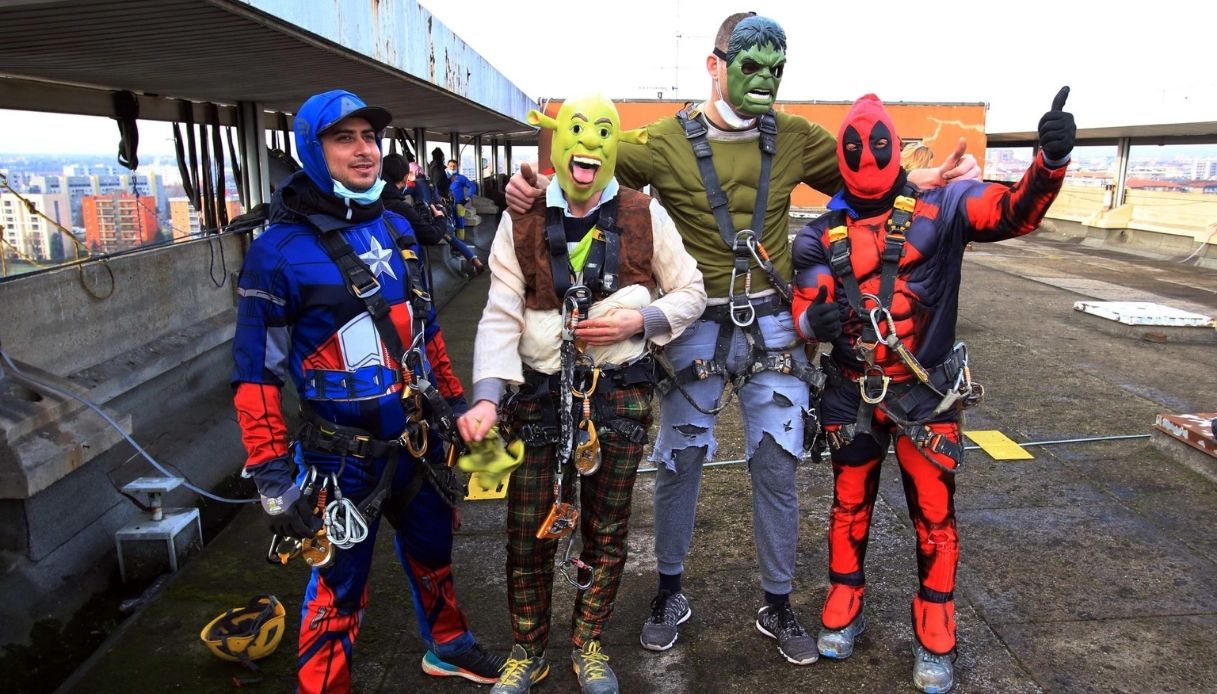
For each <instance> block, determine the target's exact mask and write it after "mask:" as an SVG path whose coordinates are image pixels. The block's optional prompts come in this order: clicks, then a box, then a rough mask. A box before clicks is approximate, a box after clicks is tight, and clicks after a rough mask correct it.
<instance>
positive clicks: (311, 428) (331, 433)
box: [297, 407, 405, 458]
mask: <svg viewBox="0 0 1217 694" xmlns="http://www.w3.org/2000/svg"><path fill="white" fill-rule="evenodd" d="M300 416H301V418H302V419H303V420H304V423H303V424H302V425H301V427H300V433H299V434H297V438H298V439H299V440H300V443H301V445H303V446H304V447H305V448H306V449H308V450H310V451H317V452H319V453H330V454H333V455H349V456H353V457H356V458H386V457H388V456H390V455H393V454H395V453H397V452H398V451H399V450H401V449H403V448H404V447H405V445H404V444H403V443H402V442H401V441H400V440H398V439H392V440H384V439H378V438H375V437H374V436H372V434H371V432H369V431H366V430H364V429H360V428H358V427H348V426H343V425H341V424H335V423H333V422H330V421H327V420H325V419H323V418H321V417H320V416H318V415H317V413H315V412H313V410H312V408H311V407H301V408H300Z"/></svg>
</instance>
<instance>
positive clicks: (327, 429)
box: [301, 218, 459, 515]
mask: <svg viewBox="0 0 1217 694" xmlns="http://www.w3.org/2000/svg"><path fill="white" fill-rule="evenodd" d="M382 221H383V223H384V225H385V229H386V231H388V233H389V236H390V238H392V239H393V245H394V246H396V247H397V248H398V250H399V251H401V252H402V259H403V262H404V264H405V266H406V272H405V273H404V274H405V276H404V277H403V278H402V283H403V285H404V291H405V296H406V297H407V300H408V301H410V307H411V312H412V313H413V314H414V324H413V326H412V327H413V335H414V336H415V337H418V336H420V335H423V334H424V330H425V323H424V321H425V319H426V316H427V315H428V313H430V310H431V295H430V294H429V293H428V292H427V291H425V290H424V289H423V288H422V287H420V286H419V285H418V284H416V283H415V282H414V281H413V278H414V277H416V276H418V275H417V274H416V273H419V272H421V267H420V265H419V262H418V257H417V256H415V255H414V254H413V252H412V251H411V250H410V241H409V239H406V238H404V237H402V236H401V235H400V234H398V233H397V231H396V230H395V229H394V228H393V225H392V224H390V223H389V222H388V220H384V219H383V218H382ZM319 236H320V238H321V242H322V245H323V246H324V247H325V249H326V253H327V254H328V255H329V256H330V258H331V259H332V260H333V261H334V262H335V263H336V264H337V265H338V267H339V269H341V270H342V272H343V274H344V275H346V277H347V280H348V287H347V288H348V290H349V291H350V292H351V293H352V294H354V295H355V296H356V297H357V298H359V299H360V300H361V301H363V303H364V306H365V307H366V309H367V311H368V314H369V315H370V316H371V317H372V322H373V324H374V325H375V326H376V332H377V334H378V335H379V336H380V339H381V341H382V342H384V344H385V347H386V348H387V349H388V350H389V351H390V353H392V354H393V355H394V357H395V358H396V359H397V360H398V362H399V363H400V364H401V365H402V368H403V369H410V370H413V368H414V367H416V366H417V363H416V360H414V359H412V358H411V356H410V352H409V350H407V349H406V347H405V345H404V344H403V343H402V341H401V335H400V334H399V333H398V332H397V327H396V326H395V325H394V324H393V321H392V319H391V318H390V317H389V312H390V307H389V302H387V301H385V298H384V295H383V294H382V293H381V291H380V282H379V281H378V280H377V279H376V277H375V276H373V275H372V271H371V269H369V268H368V266H367V264H365V263H364V262H363V260H362V259H360V257H359V256H358V255H356V254H355V250H354V249H353V248H351V244H349V243H347V241H346V239H345V238H344V237H343V236H342V232H341V230H333V231H328V232H319ZM411 387H413V388H417V389H418V390H419V391H420V392H421V393H422V395H423V397H424V398H425V400H426V402H427V408H428V410H429V414H430V417H429V419H430V420H431V421H432V423H433V424H435V425H436V427H437V428H438V430H439V432H440V435H441V436H443V437H444V438H446V439H448V441H449V442H451V443H453V444H454V445H457V443H458V440H459V435H458V434H457V433H456V426H455V424H456V422H455V418H454V417H453V414H452V407H451V406H450V405H449V404H448V402H447V401H446V400H444V398H443V396H442V395H440V393H439V391H438V390H436V388H435V387H434V386H433V385H431V383H430V382H429V381H427V380H425V379H421V378H419V379H415V382H414V383H413V385H412V386H411ZM399 402H401V403H402V407H403V408H404V409H406V410H407V411H406V415H407V416H406V419H407V420H409V421H414V418H413V417H412V415H414V414H415V412H414V411H413V410H412V409H411V408H412V405H411V404H410V403H412V402H413V399H412V398H402V399H399ZM301 409H302V412H304V411H305V409H304V405H303V403H302V407H301ZM306 419H307V418H306ZM313 425H314V426H313V428H312V430H309V429H308V428H307V427H306V428H305V430H304V434H307V435H310V436H311V443H312V447H313V448H315V449H317V450H322V451H325V450H326V447H327V446H328V447H329V448H330V449H332V450H329V451H328V452H332V453H338V454H349V455H355V456H359V457H369V456H371V457H380V456H382V455H389V456H390V461H391V464H392V465H393V466H394V469H395V466H396V463H395V462H394V461H396V456H395V455H390V454H392V453H394V452H396V451H397V450H398V449H399V448H401V447H403V446H404V444H403V443H402V440H401V439H400V438H399V439H397V440H394V441H378V440H375V439H373V438H371V437H370V436H368V435H366V432H363V433H359V430H356V429H353V428H351V427H342V426H339V425H337V424H334V423H332V422H326V421H325V420H323V419H321V418H320V417H317V416H316V415H315V414H314V415H313ZM317 430H321V431H323V432H324V433H326V435H327V437H328V439H329V440H328V441H326V440H324V439H319V437H318V436H316V435H315V432H316V431H317ZM413 433H415V432H412V431H410V429H409V425H407V430H406V432H404V433H403V435H411V434H413ZM308 445H309V443H308V442H306V447H307V446H308ZM361 453H362V455H361ZM418 463H419V464H422V465H428V464H429V463H427V461H426V460H419V461H418ZM388 470H390V468H389V467H386V471H388ZM430 477H431V479H433V480H434V479H436V476H435V475H434V474H430ZM382 487H383V489H382ZM377 489H378V490H379V491H380V492H381V493H380V494H379V497H380V499H379V501H377V502H376V503H375V508H370V509H369V510H373V511H374V510H377V509H378V507H379V504H380V503H381V502H383V501H384V497H385V495H386V494H387V489H388V487H387V486H385V479H384V477H382V479H381V484H378V485H377ZM437 489H438V485H437ZM439 491H440V493H441V495H444V496H445V498H451V494H450V493H449V491H450V490H444V489H439ZM374 496H376V495H374ZM372 498H373V497H369V499H372ZM365 515H366V514H365Z"/></svg>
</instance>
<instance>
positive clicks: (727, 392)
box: [654, 295, 824, 416]
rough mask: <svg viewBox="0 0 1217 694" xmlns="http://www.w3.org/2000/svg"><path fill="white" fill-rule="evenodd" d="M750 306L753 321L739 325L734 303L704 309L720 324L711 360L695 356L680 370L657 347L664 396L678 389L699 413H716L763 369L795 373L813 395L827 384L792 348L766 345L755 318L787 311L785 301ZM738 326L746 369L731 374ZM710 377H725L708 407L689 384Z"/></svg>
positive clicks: (659, 387)
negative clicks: (729, 366)
mask: <svg viewBox="0 0 1217 694" xmlns="http://www.w3.org/2000/svg"><path fill="white" fill-rule="evenodd" d="M748 307H749V309H750V311H751V312H752V313H753V320H752V321H750V322H749V323H748V324H747V325H745V326H740V325H739V323H737V322H736V311H735V307H733V306H732V305H731V304H718V305H714V306H707V307H706V310H705V312H704V313H702V315H701V320H703V321H711V322H714V323H717V324H718V338H717V340H716V341H715V343H714V355H713V356H712V357H711V358H710V359H694V360H693V362H692V363H691V364H689V366H687V367H685V368H683V369H679V370H678V369H676V368H675V366H674V365H673V364H672V362H671V360H670V359H668V358H667V355H665V354H664V353H663V350H655V353H654V358H655V363H656V364H658V365H659V366H660V368H661V369H662V370H663V372H664V374H665V377H664V378H663V379H662V380H660V382H659V383H658V384H657V385H656V387H655V390H656V391H657V392H658V393H659V395H660V396H661V397H663V396H667V394H668V393H670V392H672V391H673V390H676V391H678V392H679V393H680V394H681V395H682V396H684V398H685V400H687V401H688V402H689V404H690V405H691V406H693V408H694V409H696V410H697V411H698V412H701V413H702V414H705V415H710V416H714V415H717V414H718V413H719V412H721V411H722V410H723V409H724V408H725V407H727V405H728V404H729V403H730V402H731V399H732V397H733V396H735V395H736V394H737V393H739V392H740V391H741V390H742V389H743V388H744V386H745V385H746V384H747V383H748V381H749V380H750V379H751V378H752V377H753V376H755V375H756V374H758V373H761V372H762V371H776V372H778V373H782V374H787V375H791V376H794V377H795V378H797V379H799V380H800V381H803V382H804V383H806V384H807V386H808V387H809V388H810V389H811V391H812V393H813V394H814V393H818V392H819V391H820V389H821V388H823V387H824V374H823V373H822V372H820V370H818V369H816V368H815V367H814V366H812V365H810V364H808V363H804V362H802V361H797V360H795V358H794V356H793V355H792V354H791V353H790V352H789V351H783V352H775V351H773V350H770V349H769V348H768V347H767V346H766V345H765V338H764V335H763V334H762V333H761V327H760V323H759V322H758V321H757V320H756V319H757V318H762V317H765V316H772V315H775V314H778V313H781V312H782V311H785V310H786V304H785V303H784V302H783V300H782V299H781V297H780V296H778V295H770V296H768V297H765V298H764V299H761V300H759V301H756V302H754V303H751V304H749V305H748ZM737 327H738V328H739V329H740V330H741V331H742V333H743V335H744V340H745V343H746V344H747V347H748V352H747V354H746V356H745V367H744V369H743V370H742V371H741V372H740V373H738V374H736V375H734V376H732V375H731V374H730V373H729V372H728V370H727V356H728V354H729V353H730V351H731V340H732V338H733V337H734V334H735V328H737ZM711 376H720V377H722V379H723V388H722V391H720V393H719V395H718V398H716V400H715V404H714V405H713V406H711V407H710V408H705V407H702V406H701V405H700V404H699V403H698V402H697V400H696V399H695V398H694V397H693V396H692V395H691V394H690V393H689V391H688V390H687V388H686V385H687V384H689V383H692V382H694V381H704V380H706V379H707V378H710V377H711Z"/></svg>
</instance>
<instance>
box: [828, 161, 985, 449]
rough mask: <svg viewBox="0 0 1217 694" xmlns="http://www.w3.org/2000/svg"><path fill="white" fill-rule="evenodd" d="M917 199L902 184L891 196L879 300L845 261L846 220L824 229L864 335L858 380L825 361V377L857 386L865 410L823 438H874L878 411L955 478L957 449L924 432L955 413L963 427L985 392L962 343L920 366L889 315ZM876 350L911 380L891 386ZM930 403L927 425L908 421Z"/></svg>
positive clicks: (844, 441)
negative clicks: (942, 460)
mask: <svg viewBox="0 0 1217 694" xmlns="http://www.w3.org/2000/svg"><path fill="white" fill-rule="evenodd" d="M917 195H918V191H917V189H916V187H914V186H912V185H908V184H906V185H905V186H904V188H902V189H901V191H900V194H899V195H897V196H896V199H895V202H894V203H893V205H892V211H891V213H890V214H889V216H888V219H887V220H886V222H885V229H886V232H887V233H886V235H885V239H884V246H883V251H882V253H881V254H880V260H881V267H880V275H879V292H878V294H864V293H863V292H862V290H861V287H860V285H859V283H858V278H857V277H856V276H855V275H854V272H853V265H852V263H851V261H850V240H849V228H848V226H847V224H846V221H847V220H846V219H845V213H844V211H843V210H838V211H836V212H833V213H832V214H833V215H835V217H834V218H833V219H832V220H830V222H829V232H828V241H829V255H830V261H829V264H830V265H831V266H832V271H833V275H834V276H835V277H836V278H837V280H838V281H839V282H840V283H841V285H842V287H843V288H844V289H845V295H846V298H847V300H848V302H849V306H850V308H851V309H852V310H853V312H854V313H855V314H857V315H858V316H859V317H861V318H862V333H861V335H860V336H859V338H858V340H857V341H856V342H855V344H854V353H855V355H856V356H857V358H858V360H859V361H860V362H861V363H862V370H861V373H860V374H859V375H857V376H851V375H849V374H846V373H845V372H843V371H842V369H841V367H840V366H838V365H837V363H836V362H835V361H833V360H832V359H825V360H824V370H825V372H826V374H827V375H828V378H829V380H830V381H831V382H832V383H833V384H834V385H837V386H841V387H849V386H850V385H851V384H852V385H856V387H857V388H858V394H859V396H860V398H861V400H862V402H861V404H860V405H859V407H858V415H857V418H856V420H855V421H854V422H853V423H851V424H848V425H845V426H842V427H840V428H838V429H837V430H835V431H831V432H827V434H826V436H827V438H828V443H829V445H830V446H831V447H832V448H834V449H839V448H842V447H844V446H848V445H849V444H850V443H851V442H852V441H853V439H854V437H855V436H857V435H860V434H867V435H871V436H873V433H872V430H873V417H874V411H875V409H876V408H878V409H879V410H880V411H881V412H882V413H883V414H884V415H886V416H887V417H888V418H889V419H890V420H891V421H892V422H894V423H895V424H896V426H897V427H898V428H899V430H900V432H901V433H903V434H904V435H906V436H908V437H909V439H910V440H911V441H912V442H913V444H914V445H915V446H916V447H917V448H918V449H919V450H921V451H922V453H923V454H924V453H928V452H932V453H938V454H943V455H947V456H948V457H950V458H951V459H952V460H954V461H955V463H956V465H955V468H953V469H950V470H947V471H948V472H954V470H955V469H958V467H959V465H960V464H962V462H963V445H962V443H957V442H953V441H951V440H949V439H947V438H946V437H945V436H943V435H942V434H940V433H937V432H934V431H933V430H932V429H931V428H930V426H929V425H928V424H929V422H931V421H932V420H933V419H934V418H936V417H938V416H939V415H941V414H943V413H945V412H946V411H947V410H949V409H951V408H952V407H954V408H955V409H956V411H957V412H958V413H959V417H960V424H961V426H962V418H963V410H964V409H965V408H968V407H972V406H973V405H976V404H977V403H979V402H980V400H981V398H983V397H984V387H983V386H981V385H980V384H978V383H973V382H972V373H971V369H969V367H968V351H967V347H966V346H965V345H964V344H963V343H962V342H959V343H956V344H955V346H954V348H953V349H952V350H951V352H950V354H948V355H947V357H946V359H944V360H943V362H942V363H941V364H939V365H937V366H935V367H932V368H927V367H925V366H924V365H922V364H921V363H920V362H919V361H918V360H917V358H916V357H915V356H914V355H913V353H912V350H910V349H909V348H908V346H907V345H905V344H904V342H903V341H902V340H901V339H900V337H899V336H898V335H897V333H896V321H895V319H894V318H893V317H892V314H891V309H890V306H891V302H892V296H893V294H894V293H895V288H896V277H897V274H898V272H899V266H900V259H901V258H902V257H903V256H904V252H905V247H904V246H905V243H906V240H907V238H906V233H907V231H908V228H909V226H910V225H911V224H912V221H913V211H914V209H915V208H916V203H917ZM879 345H883V346H884V347H885V348H886V349H887V350H888V351H889V352H890V353H892V354H894V355H895V356H896V358H897V359H899V360H900V362H901V363H902V364H903V365H904V366H905V367H906V368H907V369H908V371H909V373H911V374H912V375H913V377H914V379H915V380H909V381H905V382H901V383H893V382H892V380H891V377H890V376H889V375H888V374H887V373H886V371H885V370H884V368H883V365H882V364H879V363H877V361H876V352H877V350H878V347H879ZM928 398H933V399H936V400H937V404H936V406H935V407H934V409H933V411H932V412H931V413H930V415H929V416H928V417H920V418H913V417H912V414H911V413H912V412H914V410H915V409H916V408H918V406H919V405H921V404H922V403H924V402H925V401H926V400H927V399H928ZM926 458H927V459H928V460H930V461H931V462H933V461H934V458H933V457H932V456H929V455H927V456H926ZM935 464H937V463H935ZM939 467H943V466H939ZM943 469H944V470H946V468H945V467H943Z"/></svg>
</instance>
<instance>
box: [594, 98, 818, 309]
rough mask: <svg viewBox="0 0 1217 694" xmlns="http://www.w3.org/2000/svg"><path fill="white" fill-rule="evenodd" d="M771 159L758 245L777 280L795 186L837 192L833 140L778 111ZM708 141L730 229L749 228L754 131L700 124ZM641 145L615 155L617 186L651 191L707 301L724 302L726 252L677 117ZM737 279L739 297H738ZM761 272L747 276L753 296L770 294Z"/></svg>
mask: <svg viewBox="0 0 1217 694" xmlns="http://www.w3.org/2000/svg"><path fill="white" fill-rule="evenodd" d="M776 115H777V123H778V139H777V152H776V154H774V156H773V165H772V173H771V175H770V179H769V202H768V205H767V206H766V209H765V229H764V233H763V234H762V235H761V244H762V245H763V246H764V247H765V250H766V251H767V252H768V253H769V257H770V259H772V260H773V264H774V267H775V269H776V270H777V272H778V275H779V276H781V277H782V278H784V279H786V280H789V279H790V275H791V263H790V237H789V221H788V219H789V213H790V193H791V191H793V190H794V187H795V186H796V185H798V184H799V183H800V182H802V183H806V184H807V185H809V186H811V187H812V188H815V189H816V190H818V191H820V192H821V193H825V194H827V195H832V194H834V193H836V192H837V191H838V190H840V188H841V175H840V173H839V171H838V169H837V143H836V139H835V138H833V137H832V135H830V134H829V133H828V131H827V130H825V129H824V128H822V127H820V126H819V125H817V124H815V123H812V122H810V121H808V120H807V119H806V118H803V117H801V116H795V115H790V114H786V113H781V112H778V113H777V114H776ZM702 122H703V123H704V124H705V125H706V127H707V128H708V129H709V133H708V134H707V138H708V139H709V141H710V149H711V151H712V152H713V153H714V168H715V170H716V171H717V172H718V178H719V181H720V183H721V184H722V187H723V192H724V193H726V195H727V200H728V208H729V209H730V211H731V218H732V220H733V221H734V222H735V227H736V230H740V229H747V228H749V227H751V226H752V212H753V207H754V205H755V204H756V192H757V186H758V184H759V182H760V181H759V179H760V176H761V149H760V143H759V142H758V139H759V137H760V134H759V132H758V131H757V130H756V129H755V128H754V129H751V130H746V131H742V132H731V131H724V130H719V129H717V128H715V127H714V126H713V125H712V124H710V123H708V122H707V121H706V120H705V118H702ZM646 131H647V142H646V144H645V145H634V144H628V143H625V142H622V143H621V144H620V145H619V146H618V150H617V172H616V175H617V179H618V180H619V181H620V182H621V185H623V186H627V187H629V188H635V189H637V188H642V187H643V186H646V185H648V184H649V185H650V186H651V188H652V190H653V191H655V192H657V193H658V197H659V198H660V201H661V202H662V203H663V206H664V209H666V210H667V211H668V214H669V215H671V217H672V219H673V221H675V222H676V228H677V229H678V230H679V231H680V235H681V237H682V238H683V239H684V244H685V249H686V250H688V251H689V254H690V255H692V256H693V258H694V259H695V260H696V261H697V267H698V269H700V270H701V272H702V276H703V277H704V278H705V283H706V293H707V294H708V295H709V296H710V297H712V298H713V297H725V296H727V294H728V286H727V285H728V284H729V283H730V280H731V265H732V255H731V250H730V249H729V248H727V246H726V244H725V243H724V242H723V239H722V236H721V235H720V234H719V231H718V226H717V225H716V224H715V223H714V214H713V213H711V212H710V202H709V200H708V199H707V197H706V189H705V186H704V185H702V181H701V174H700V173H699V172H698V170H697V159H696V157H694V156H693V148H692V147H691V146H690V144H689V141H688V139H687V138H686V137H685V131H684V128H682V127H681V125H680V122H679V121H677V120H676V118H675V116H673V117H669V118H661V119H660V120H658V121H655V122H654V123H652V124H651V125H649V126H647V127H646ZM743 285H744V283H743V278H742V277H741V278H740V279H739V280H738V284H737V287H736V291H737V292H742V291H743V290H744V287H743ZM770 286H771V285H770V282H769V278H768V277H767V276H766V275H765V273H764V271H762V270H761V269H760V268H757V267H754V268H753V271H752V291H753V292H754V293H755V292H758V291H761V290H762V289H766V288H768V287H770Z"/></svg>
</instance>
